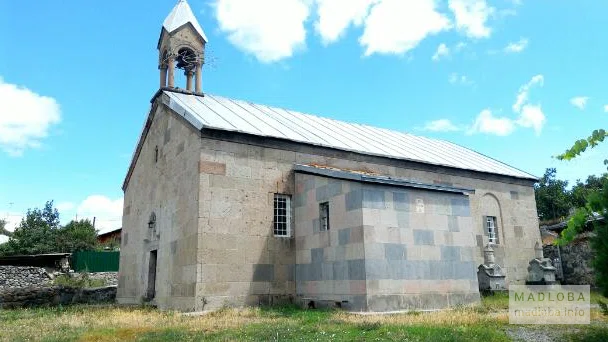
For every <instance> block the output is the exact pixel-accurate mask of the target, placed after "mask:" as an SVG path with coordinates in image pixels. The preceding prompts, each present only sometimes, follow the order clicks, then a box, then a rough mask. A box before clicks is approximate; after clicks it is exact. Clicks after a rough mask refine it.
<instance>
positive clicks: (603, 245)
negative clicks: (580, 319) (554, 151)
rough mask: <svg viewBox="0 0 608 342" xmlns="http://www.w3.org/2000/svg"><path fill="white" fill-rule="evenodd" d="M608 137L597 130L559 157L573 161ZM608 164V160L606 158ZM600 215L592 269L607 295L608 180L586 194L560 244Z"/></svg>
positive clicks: (593, 245) (595, 224)
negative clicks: (583, 202)
mask: <svg viewBox="0 0 608 342" xmlns="http://www.w3.org/2000/svg"><path fill="white" fill-rule="evenodd" d="M607 136H608V133H606V131H605V130H603V129H600V130H595V131H593V133H592V134H591V136H589V137H588V138H587V139H581V140H578V141H577V142H576V143H575V144H574V145H573V146H572V147H571V148H570V149H568V150H566V152H564V153H563V154H561V155H559V156H557V158H558V159H560V160H572V159H574V158H576V157H578V156H580V155H581V154H582V153H583V152H585V150H586V149H587V148H589V147H590V148H593V147H595V146H597V145H598V144H599V143H601V142H603V141H604V139H605V138H606V137H607ZM604 165H608V160H604ZM597 215H601V216H602V217H603V220H593V228H594V229H593V231H594V233H595V234H593V235H592V236H591V238H590V243H591V248H592V250H593V252H594V259H593V263H592V264H593V268H594V270H595V277H596V282H597V286H598V287H599V288H600V289H601V291H602V294H603V295H604V296H608V179H606V177H603V178H602V180H601V188H599V189H595V190H593V191H590V192H589V193H587V194H586V196H585V204H584V206H581V207H580V208H578V209H577V210H576V212H575V214H574V215H573V216H572V217H571V218H570V220H569V221H568V227H567V228H566V229H564V231H562V236H561V237H560V239H559V240H558V243H559V244H562V245H563V244H567V243H570V242H571V241H573V240H574V238H575V236H576V235H577V234H578V233H580V232H582V231H583V230H584V229H585V226H586V224H587V222H588V221H589V220H592V219H594V218H595V217H596V216H597Z"/></svg>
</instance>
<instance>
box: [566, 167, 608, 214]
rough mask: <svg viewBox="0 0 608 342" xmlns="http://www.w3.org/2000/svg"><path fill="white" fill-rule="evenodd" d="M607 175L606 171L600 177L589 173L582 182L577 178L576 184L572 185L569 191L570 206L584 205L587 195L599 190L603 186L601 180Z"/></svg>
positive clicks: (578, 206)
mask: <svg viewBox="0 0 608 342" xmlns="http://www.w3.org/2000/svg"><path fill="white" fill-rule="evenodd" d="M607 177H608V173H605V174H603V175H602V176H601V177H597V176H595V175H591V176H589V177H587V180H586V181H585V182H584V183H583V182H581V181H580V180H577V181H576V185H574V186H573V187H572V190H571V191H570V194H571V197H572V206H573V207H574V208H580V207H584V206H585V204H586V203H587V200H586V198H587V196H589V194H591V193H592V192H597V191H599V190H601V189H602V187H603V182H604V180H605V179H606V178H607Z"/></svg>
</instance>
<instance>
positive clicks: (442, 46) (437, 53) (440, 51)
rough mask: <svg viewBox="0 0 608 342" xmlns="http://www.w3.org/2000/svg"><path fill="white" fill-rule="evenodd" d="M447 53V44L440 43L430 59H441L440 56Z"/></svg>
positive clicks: (448, 49) (448, 51) (448, 53)
mask: <svg viewBox="0 0 608 342" xmlns="http://www.w3.org/2000/svg"><path fill="white" fill-rule="evenodd" d="M449 55H450V48H448V46H447V45H445V44H444V43H441V44H439V46H438V47H437V51H435V54H434V55H433V57H432V60H434V61H439V60H440V59H441V57H448V56H449Z"/></svg>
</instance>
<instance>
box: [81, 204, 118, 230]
mask: <svg viewBox="0 0 608 342" xmlns="http://www.w3.org/2000/svg"><path fill="white" fill-rule="evenodd" d="M122 207H123V199H122V198H118V199H115V200H112V199H110V198H108V197H106V196H102V195H91V196H89V197H87V198H86V199H85V200H84V201H82V203H80V204H79V205H78V207H77V209H76V214H77V215H78V219H79V220H80V219H89V220H91V222H92V221H93V218H95V228H96V229H97V230H99V231H100V232H107V231H111V230H114V229H117V228H120V227H121V226H122Z"/></svg>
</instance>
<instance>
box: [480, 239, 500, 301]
mask: <svg viewBox="0 0 608 342" xmlns="http://www.w3.org/2000/svg"><path fill="white" fill-rule="evenodd" d="M505 278H506V275H505V273H504V271H503V270H502V267H500V266H499V265H498V264H496V262H495V259H494V248H492V245H491V244H488V245H487V246H486V248H484V250H483V264H482V265H479V267H478V268H477V281H478V283H479V291H480V292H495V291H506V290H507V286H506V283H505Z"/></svg>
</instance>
